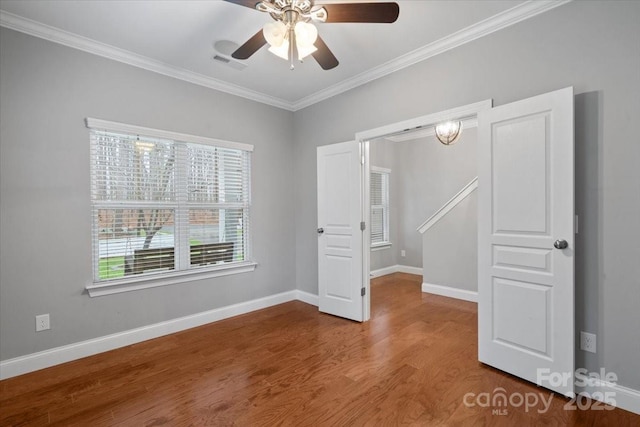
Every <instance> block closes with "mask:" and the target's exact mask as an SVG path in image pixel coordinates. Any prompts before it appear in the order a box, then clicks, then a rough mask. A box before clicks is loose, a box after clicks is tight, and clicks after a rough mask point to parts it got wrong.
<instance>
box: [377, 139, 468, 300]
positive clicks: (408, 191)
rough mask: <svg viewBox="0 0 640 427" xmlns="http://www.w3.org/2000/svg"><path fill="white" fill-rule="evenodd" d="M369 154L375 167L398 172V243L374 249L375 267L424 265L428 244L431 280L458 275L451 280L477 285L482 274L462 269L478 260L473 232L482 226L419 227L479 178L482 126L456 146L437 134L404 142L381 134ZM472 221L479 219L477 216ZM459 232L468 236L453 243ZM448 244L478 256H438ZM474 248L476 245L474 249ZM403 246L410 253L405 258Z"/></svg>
mask: <svg viewBox="0 0 640 427" xmlns="http://www.w3.org/2000/svg"><path fill="white" fill-rule="evenodd" d="M369 153H370V154H369V158H370V164H371V165H372V166H381V167H386V168H390V169H391V170H392V172H391V188H390V192H391V194H390V196H391V217H390V218H391V223H390V231H391V241H392V243H393V246H392V247H391V248H388V249H384V250H373V251H372V252H371V270H376V269H379V268H384V267H389V266H392V265H396V264H400V265H405V266H409V267H417V268H422V267H423V246H424V245H426V246H427V250H428V251H429V254H430V256H429V258H428V259H427V258H425V259H426V260H427V267H428V268H427V269H426V270H424V275H425V281H426V282H428V283H433V284H442V285H445V284H446V283H448V282H447V281H444V282H443V281H441V280H436V278H441V277H445V276H447V275H449V276H455V277H450V279H451V280H450V281H449V282H450V283H452V284H456V283H459V284H460V285H459V286H457V287H460V288H463V289H475V288H477V286H476V283H475V282H476V280H475V278H476V277H477V276H475V275H472V276H469V274H467V272H464V271H460V269H459V268H458V265H459V263H460V262H462V263H463V264H464V265H470V264H472V263H475V260H476V254H477V250H476V249H477V248H476V246H475V242H476V236H475V235H472V234H473V233H475V230H476V227H475V226H474V225H473V224H466V223H464V224H458V223H456V222H455V221H454V222H451V221H445V222H442V223H439V224H438V225H437V226H436V227H437V230H435V229H431V230H429V231H427V233H425V234H424V235H421V234H420V233H419V232H418V231H417V228H418V227H419V226H420V225H421V224H422V223H423V222H424V221H425V220H426V219H427V218H429V217H430V216H431V215H433V214H434V213H435V212H436V211H437V210H438V209H440V208H441V207H442V206H443V205H444V204H445V203H446V202H447V201H448V200H449V199H451V197H453V196H454V195H455V194H456V193H457V192H458V191H460V190H461V189H462V188H463V187H464V186H465V185H467V184H468V183H469V182H470V181H471V180H472V179H473V178H474V177H476V175H477V172H476V169H477V165H476V163H477V161H476V128H469V129H464V130H463V133H462V136H461V137H460V139H459V140H458V141H457V142H456V143H455V144H453V145H450V146H445V145H442V144H440V143H439V142H438V141H437V140H436V138H435V137H433V136H431V137H419V138H418V139H413V140H406V141H400V142H392V141H390V140H387V139H384V138H379V139H376V140H374V141H371V144H370V147H369ZM460 209H466V208H460ZM450 215H453V214H450ZM457 215H458V216H459V215H460V213H459V212H458V213H457ZM465 218H466V217H465ZM472 219H473V221H474V222H475V217H474V218H472ZM443 224H447V225H443ZM454 236H457V237H462V238H463V240H462V241H458V242H456V243H454V242H451V238H452V237H454ZM443 245H447V246H448V247H450V248H451V249H452V250H453V249H454V247H455V246H456V245H457V247H458V248H461V247H462V246H464V247H465V250H464V251H463V253H464V254H465V255H469V256H472V258H470V259H466V258H463V259H460V258H459V257H457V258H449V257H447V256H445V255H444V254H443V255H440V256H438V255H437V253H438V252H437V251H438V248H439V247H444V246H443ZM468 246H473V248H472V252H470V250H471V249H468V248H467V247H468ZM402 250H404V251H405V256H404V257H403V256H402V255H401V251H402ZM459 255H460V256H461V255H462V254H459ZM453 271H455V273H452V272H453ZM470 277H471V278H473V279H474V280H473V282H472V283H466V282H465V279H466V278H470ZM433 280H436V281H433Z"/></svg>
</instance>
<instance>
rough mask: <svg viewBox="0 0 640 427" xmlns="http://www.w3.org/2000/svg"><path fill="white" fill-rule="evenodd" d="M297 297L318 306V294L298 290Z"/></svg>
mask: <svg viewBox="0 0 640 427" xmlns="http://www.w3.org/2000/svg"><path fill="white" fill-rule="evenodd" d="M296 299H297V300H299V301H302V302H306V303H307V304H310V305H315V306H316V307H317V306H318V295H314V294H310V293H309V292H305V291H301V290H297V291H296Z"/></svg>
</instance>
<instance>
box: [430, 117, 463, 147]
mask: <svg viewBox="0 0 640 427" xmlns="http://www.w3.org/2000/svg"><path fill="white" fill-rule="evenodd" d="M435 133H436V138H438V141H440V142H441V143H442V144H444V145H451V144H453V143H455V142H456V141H457V140H458V139H459V138H460V135H461V134H462V122H461V121H459V120H458V121H451V120H448V121H446V122H442V123H438V124H437V125H436V126H435Z"/></svg>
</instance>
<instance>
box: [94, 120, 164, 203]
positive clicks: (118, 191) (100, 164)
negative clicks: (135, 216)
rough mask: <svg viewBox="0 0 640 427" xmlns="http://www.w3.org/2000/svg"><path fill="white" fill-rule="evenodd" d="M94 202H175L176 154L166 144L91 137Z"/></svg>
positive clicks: (109, 136)
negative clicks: (92, 142) (92, 141)
mask: <svg viewBox="0 0 640 427" xmlns="http://www.w3.org/2000/svg"><path fill="white" fill-rule="evenodd" d="M92 138H93V140H94V144H93V150H94V153H93V169H94V170H93V172H94V182H93V185H94V187H93V191H94V200H110V201H134V200H135V201H171V200H175V163H176V153H175V149H174V145H173V144H172V143H171V142H170V141H163V140H156V139H149V138H139V137H135V138H134V137H133V136H126V135H118V134H111V133H106V132H94V133H92Z"/></svg>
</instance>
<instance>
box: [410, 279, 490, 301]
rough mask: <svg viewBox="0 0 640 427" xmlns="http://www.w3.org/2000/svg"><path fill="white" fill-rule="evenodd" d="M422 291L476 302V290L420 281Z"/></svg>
mask: <svg viewBox="0 0 640 427" xmlns="http://www.w3.org/2000/svg"><path fill="white" fill-rule="evenodd" d="M422 292H427V293H430V294H435V295H441V296H443V297H449V298H456V299H461V300H465V301H471V302H478V292H475V291H467V290H464V289H458V288H452V287H450V286H442V285H434V284H431V283H424V282H423V283H422Z"/></svg>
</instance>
